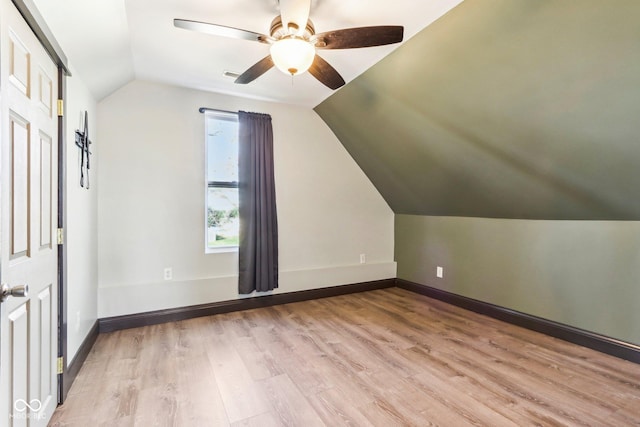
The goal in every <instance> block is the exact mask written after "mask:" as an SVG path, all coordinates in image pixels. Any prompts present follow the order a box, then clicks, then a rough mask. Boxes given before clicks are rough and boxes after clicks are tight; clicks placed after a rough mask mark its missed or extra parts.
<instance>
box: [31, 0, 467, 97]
mask: <svg viewBox="0 0 640 427" xmlns="http://www.w3.org/2000/svg"><path fill="white" fill-rule="evenodd" d="M461 1H462V0H429V1H425V0H420V1H417V0H393V1H388V0H387V1H381V0H370V1H362V0H312V3H311V16H310V18H311V20H312V21H313V23H314V25H315V28H316V32H318V33H320V32H324V31H329V30H335V29H341V28H349V27H360V26H370V25H403V26H404V27H405V38H404V39H405V41H406V40H407V39H409V38H410V37H412V36H413V35H415V34H416V33H417V32H419V31H420V30H422V29H423V28H425V27H426V26H427V25H429V24H430V23H432V22H433V21H435V20H436V19H438V18H439V17H440V16H442V15H443V14H445V13H446V12H447V11H448V10H450V9H452V8H453V7H454V6H456V5H457V4H458V3H460V2H461ZM34 2H35V4H36V7H38V9H39V11H40V13H41V14H42V16H43V17H44V19H45V21H46V22H47V24H48V25H49V28H50V29H51V31H52V32H53V34H54V36H55V37H56V39H57V41H58V43H59V44H60V46H61V47H62V49H63V50H64V52H65V54H66V55H67V57H68V58H69V62H70V64H71V66H72V67H73V69H74V71H75V73H77V74H78V75H80V77H81V78H82V80H83V81H84V82H85V83H86V84H87V85H88V86H89V89H90V90H91V92H92V94H93V95H94V96H95V97H96V99H98V100H101V99H103V98H104V97H106V96H108V95H109V94H110V93H112V92H114V91H115V90H117V89H118V88H120V87H121V86H122V85H124V84H126V83H127V82H129V81H131V80H134V79H141V80H150V81H156V82H162V83H167V84H171V85H177V86H182V87H188V88H193V89H200V90H206V91H212V92H220V93H225V94H231V95H236V96H242V97H250V98H258V99H265V100H269V101H275V102H283V103H290V104H298V105H305V106H309V107H314V106H316V105H317V104H319V103H320V102H322V101H323V100H324V99H325V98H327V97H328V96H330V95H331V94H332V93H333V91H332V90H331V89H328V88H327V87H325V86H324V85H322V84H321V83H320V82H318V81H317V80H316V79H315V78H313V77H312V76H311V75H310V74H309V73H304V74H302V75H299V76H296V77H294V78H291V77H290V76H287V75H285V74H283V73H282V72H280V71H278V70H277V69H276V68H273V69H271V70H270V71H268V72H267V73H265V74H264V75H262V76H261V77H259V78H258V79H256V80H255V81H253V82H251V83H249V84H248V85H238V84H234V83H233V80H234V79H233V78H230V77H225V76H224V75H223V72H224V71H232V72H237V73H242V72H243V71H245V70H246V69H247V68H249V67H250V66H251V65H253V64H254V63H256V62H258V61H259V60H260V59H262V58H264V57H265V56H267V55H268V54H269V47H268V46H267V45H264V44H261V43H256V42H251V41H247V40H235V39H229V38H224V37H219V36H212V35H208V34H202V33H196V32H192V31H187V30H183V29H179V28H175V27H174V26H173V19H174V18H182V19H190V20H197V21H204V22H211V23H214V24H220V25H226V26H231V27H236V28H241V29H245V30H250V31H254V32H258V33H263V34H268V33H269V26H270V24H271V21H272V19H273V18H274V17H275V16H276V15H278V13H279V12H278V0H234V1H231V0H209V1H203V0H91V1H87V0H34ZM398 46H399V45H392V46H382V47H373V48H364V49H350V50H323V51H320V52H319V53H320V55H321V56H322V57H323V58H324V59H326V60H327V61H328V62H329V63H330V64H331V65H333V67H334V68H335V69H336V70H337V71H338V72H339V73H340V74H341V75H342V77H343V78H344V79H345V81H346V82H347V83H348V82H349V81H351V80H353V79H354V78H355V77H357V76H358V75H359V74H361V73H362V72H364V71H365V70H366V69H368V68H369V67H371V66H372V65H373V64H375V63H376V62H378V61H379V60H380V59H382V58H383V57H384V56H386V55H388V54H389V53H391V52H392V51H393V50H394V49H396V48H397V47H398Z"/></svg>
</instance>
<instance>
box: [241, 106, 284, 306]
mask: <svg viewBox="0 0 640 427" xmlns="http://www.w3.org/2000/svg"><path fill="white" fill-rule="evenodd" d="M238 119H239V125H240V126H239V128H240V140H239V153H238V157H239V159H238V187H239V189H240V191H239V198H240V199H239V214H240V246H239V258H240V259H239V262H240V274H239V282H238V290H239V292H240V293H241V294H250V293H251V292H253V291H261V292H262V291H270V290H272V289H275V288H277V287H278V219H277V215H276V188H275V180H274V173H273V129H272V128H271V116H270V115H268V114H258V113H247V112H245V111H240V112H239V115H238Z"/></svg>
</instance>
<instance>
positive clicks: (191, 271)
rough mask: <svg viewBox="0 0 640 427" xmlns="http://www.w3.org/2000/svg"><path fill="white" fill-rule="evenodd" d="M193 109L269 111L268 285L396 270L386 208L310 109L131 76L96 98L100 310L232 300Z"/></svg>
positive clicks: (233, 267) (232, 262) (318, 283)
mask: <svg viewBox="0 0 640 427" xmlns="http://www.w3.org/2000/svg"><path fill="white" fill-rule="evenodd" d="M200 107H210V108H216V109H223V110H230V111H238V110H245V111H255V112H260V113H267V114H270V115H271V116H272V120H273V131H274V155H275V177H276V197H277V206H278V227H279V242H280V272H281V275H280V288H278V289H277V290H276V291H274V292H290V291H297V290H303V289H313V288H318V287H326V286H334V285H341V284H347V283H357V282H362V281H369V280H378V279H385V278H393V277H395V272H396V271H395V262H394V261H393V212H392V211H391V209H390V208H389V206H388V205H387V203H386V202H385V201H384V199H383V198H382V196H381V195H380V194H379V193H378V191H377V190H376V189H375V187H374V186H373V185H372V184H371V182H370V181H369V180H368V179H367V177H366V176H365V174H364V173H363V172H362V170H360V169H359V168H358V166H357V164H356V163H355V162H354V161H353V159H352V158H351V157H350V156H349V154H348V153H347V152H346V150H345V149H344V147H343V146H342V145H341V144H340V142H339V141H338V140H337V138H336V137H335V135H334V134H333V133H332V132H331V130H330V129H329V128H328V127H327V126H326V124H325V123H324V122H323V121H322V120H321V119H320V117H318V115H317V114H316V113H315V112H314V111H313V110H311V109H307V108H302V107H297V106H289V105H283V104H273V103H267V102H262V101H257V100H249V99H242V98H236V97H231V96H226V95H221V94H213V93H207V92H200V91H195V90H187V89H181V88H177V87H172V86H166V85H162V84H156V83H151V82H144V81H134V82H132V83H129V84H127V85H126V86H124V87H122V88H121V89H119V90H118V91H116V92H115V93H114V94H112V95H110V96H109V97H107V98H105V99H104V100H102V101H101V102H100V103H99V105H98V120H99V125H98V135H97V138H98V140H99V141H100V156H99V158H98V163H99V171H98V172H99V181H100V187H99V193H98V200H99V206H100V210H99V214H98V235H99V239H98V240H99V287H100V290H99V316H100V317H108V316H115V315H123V314H129V313H136V312H142V311H150V310H157V309H164V308H172V307H180V306H185V305H192V304H201V303H208V302H214V301H223V300H229V299H235V298H239V297H240V296H239V295H238V293H237V283H236V281H237V279H236V277H237V268H238V265H237V264H238V257H237V253H236V252H230V253H217V254H205V252H204V246H205V243H204V239H205V234H204V223H205V221H204V214H205V212H204V202H205V200H204V194H205V177H204V116H203V115H202V114H200V113H199V112H198V108H200ZM363 253H364V254H365V255H366V263H365V264H360V254H363ZM167 267H170V268H172V271H173V279H172V280H169V281H165V280H164V279H163V271H164V269H165V268H167Z"/></svg>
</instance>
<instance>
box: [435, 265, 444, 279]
mask: <svg viewBox="0 0 640 427" xmlns="http://www.w3.org/2000/svg"><path fill="white" fill-rule="evenodd" d="M436 277H437V278H439V279H442V278H443V277H444V268H442V267H440V266H437V267H436Z"/></svg>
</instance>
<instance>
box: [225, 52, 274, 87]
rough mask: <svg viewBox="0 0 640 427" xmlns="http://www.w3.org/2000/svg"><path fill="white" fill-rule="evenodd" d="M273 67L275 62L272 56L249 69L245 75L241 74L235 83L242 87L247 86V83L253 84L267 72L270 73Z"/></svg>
mask: <svg viewBox="0 0 640 427" xmlns="http://www.w3.org/2000/svg"><path fill="white" fill-rule="evenodd" d="M272 67H273V60H272V59H271V55H269V56H267V57H265V58H262V59H261V60H260V61H258V62H256V63H255V64H254V65H253V66H251V68H249V69H248V70H247V71H245V72H244V73H242V74H240V75H239V76H238V78H237V79H236V80H235V81H234V83H238V84H241V85H246V84H247V83H251V82H252V81H254V80H255V79H257V78H258V77H260V76H261V75H263V74H264V73H266V72H267V71H269V70H270V69H271V68H272Z"/></svg>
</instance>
